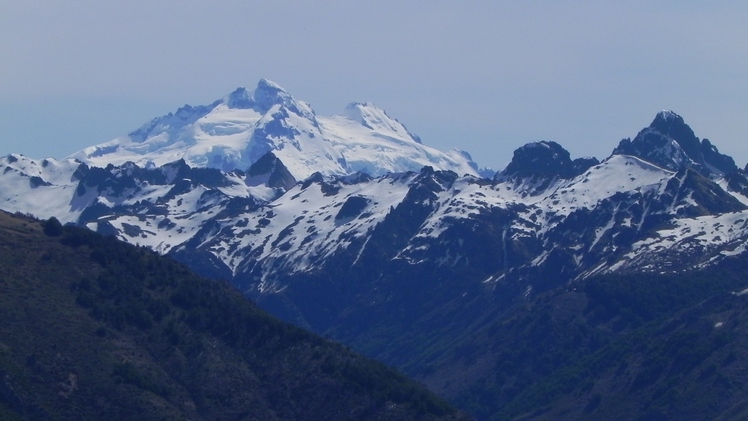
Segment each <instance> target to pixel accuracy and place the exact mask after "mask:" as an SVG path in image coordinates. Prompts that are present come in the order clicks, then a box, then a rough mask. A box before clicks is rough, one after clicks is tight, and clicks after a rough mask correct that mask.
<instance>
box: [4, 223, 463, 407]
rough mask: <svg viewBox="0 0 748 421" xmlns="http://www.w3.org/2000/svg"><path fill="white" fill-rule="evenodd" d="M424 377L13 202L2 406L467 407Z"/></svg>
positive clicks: (146, 254) (144, 253) (8, 226)
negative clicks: (25, 212) (439, 394)
mask: <svg viewBox="0 0 748 421" xmlns="http://www.w3.org/2000/svg"><path fill="white" fill-rule="evenodd" d="M460 417H461V415H460V414H458V413H456V412H455V411H454V410H452V409H451V408H450V407H448V406H447V405H446V404H445V403H444V402H443V401H441V400H439V399H438V398H436V397H435V396H434V395H432V394H430V393H429V392H428V391H427V390H426V389H425V388H424V387H423V386H421V385H419V384H417V383H415V382H413V381H411V380H409V379H407V378H405V377H404V376H403V375H401V374H399V373H397V372H395V371H393V370H391V369H389V368H387V367H385V366H384V365H382V364H380V363H377V362H374V361H372V360H369V359H366V358H363V357H360V356H358V355H356V354H354V353H352V352H351V351H349V350H347V349H346V348H344V347H342V346H339V345H336V344H334V343H331V342H329V341H327V340H325V339H322V338H319V337H317V336H314V335H312V334H310V333H307V332H305V331H303V330H301V329H299V328H296V327H293V326H291V325H288V324H285V323H282V322H279V321H277V320H275V319H274V318H272V317H271V316H269V315H267V314H266V313H265V312H263V311H261V310H259V309H257V308H256V307H255V306H254V305H253V304H251V303H250V302H249V301H247V300H246V299H244V297H243V296H242V295H241V294H240V293H239V292H238V291H235V290H234V288H232V287H231V286H229V285H227V284H223V283H219V282H213V281H207V280H204V279H201V278H198V277H196V276H194V275H193V274H191V273H190V272H189V271H187V270H186V269H185V268H184V267H182V266H181V265H179V264H176V263H174V262H172V261H170V260H168V259H164V258H162V257H160V256H158V255H156V254H155V253H153V252H150V251H148V250H145V249H142V248H136V247H132V246H129V245H126V244H123V243H120V242H118V241H116V240H114V239H112V238H105V237H101V236H98V235H96V234H94V233H91V232H89V231H87V230H83V229H78V228H70V227H62V226H60V225H59V222H57V221H56V220H50V221H47V222H45V223H43V224H41V223H39V222H38V221H35V220H32V219H29V218H23V217H19V216H11V215H8V214H5V213H2V212H0V418H2V419H14V418H15V419H45V420H46V419H49V420H56V419H59V420H65V419H75V420H86V419H90V420H97V419H144V420H149V419H159V420H160V419H169V420H178V419H190V420H197V419H211V420H212V419H258V420H272V419H457V418H460Z"/></svg>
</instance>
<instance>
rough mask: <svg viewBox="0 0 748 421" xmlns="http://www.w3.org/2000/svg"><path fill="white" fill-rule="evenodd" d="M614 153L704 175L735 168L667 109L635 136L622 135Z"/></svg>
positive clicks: (735, 167)
mask: <svg viewBox="0 0 748 421" xmlns="http://www.w3.org/2000/svg"><path fill="white" fill-rule="evenodd" d="M613 154H615V155H633V156H636V157H639V158H642V159H644V160H646V161H649V162H651V163H653V164H656V165H658V166H660V167H663V168H666V169H669V170H673V171H678V170H680V169H683V168H686V167H690V168H693V169H695V170H697V171H698V172H699V173H701V174H702V175H705V176H711V175H717V176H719V175H725V174H729V173H731V172H734V171H735V170H737V169H738V167H737V165H735V161H734V160H733V159H732V158H731V157H729V156H727V155H724V154H721V153H719V151H718V150H717V147H716V146H714V145H712V143H711V142H709V140H708V139H704V140H699V138H698V137H696V135H695V134H694V133H693V130H691V127H689V126H688V124H686V123H685V121H684V120H683V117H681V116H679V115H678V114H676V113H674V112H672V111H669V110H663V111H661V112H659V113H657V115H656V116H655V118H654V120H653V121H652V123H651V124H650V125H649V127H646V128H644V129H643V130H642V131H640V132H639V134H637V135H636V137H635V138H634V140H631V139H623V140H622V141H621V142H620V143H619V144H618V147H616V148H615V150H613Z"/></svg>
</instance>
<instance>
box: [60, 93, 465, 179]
mask: <svg viewBox="0 0 748 421" xmlns="http://www.w3.org/2000/svg"><path fill="white" fill-rule="evenodd" d="M267 152H273V154H274V155H275V156H276V157H277V158H278V159H280V160H281V161H282V162H283V164H284V165H285V166H286V167H287V168H288V170H289V171H290V172H291V174H293V176H294V177H295V178H296V179H304V178H306V177H308V176H310V175H311V174H312V173H314V172H319V173H321V174H324V175H346V174H350V173H353V172H358V171H360V172H364V173H367V174H369V175H372V176H379V175H383V174H386V173H390V172H404V171H417V170H419V169H420V168H421V167H423V166H425V165H430V166H433V167H434V168H437V169H443V170H452V171H455V172H457V173H459V174H473V175H476V174H477V172H478V167H477V165H476V164H475V163H474V162H472V160H471V158H470V156H469V155H467V153H465V152H461V151H451V152H448V153H445V152H441V151H439V150H436V149H434V148H431V147H428V146H425V145H423V143H422V142H421V140H420V139H419V138H418V137H417V136H415V135H413V134H412V133H410V132H409V131H408V130H407V129H406V128H405V126H403V125H402V124H400V122H398V121H397V120H394V119H392V118H390V117H389V116H388V115H387V114H386V113H385V112H384V111H383V110H381V109H379V108H377V107H375V106H374V105H372V104H369V103H353V104H350V105H349V106H348V107H346V109H345V110H344V112H343V113H342V114H341V115H338V116H333V117H319V116H317V115H316V114H315V113H314V111H313V110H312V108H311V107H310V106H309V104H307V103H305V102H303V101H298V100H296V99H294V98H293V97H292V96H291V95H290V94H289V93H288V92H286V91H285V90H283V89H282V88H281V87H280V86H278V85H277V84H275V83H273V82H270V81H268V80H266V79H262V80H260V82H259V83H258V84H257V87H256V88H255V89H254V91H248V90H246V89H244V88H238V89H237V90H235V91H234V92H232V93H231V94H229V95H227V96H225V97H224V98H222V99H220V100H217V101H215V102H213V103H212V104H210V105H205V106H198V107H192V106H189V105H185V106H184V107H182V108H180V109H179V110H177V112H176V113H173V114H172V113H170V114H168V115H166V116H163V117H159V118H156V119H154V120H152V121H151V122H149V123H147V124H145V125H143V126H142V127H141V128H140V129H138V130H136V131H134V132H132V133H130V134H129V135H127V136H122V137H119V138H117V139H114V140H112V141H110V142H107V143H103V144H101V145H96V146H92V147H89V148H86V149H84V150H82V151H80V152H77V153H75V154H73V155H71V158H75V159H78V160H80V161H82V162H85V163H87V164H89V165H92V166H94V165H95V166H101V167H104V166H106V165H107V164H115V165H121V164H123V163H125V162H128V161H132V162H134V163H137V164H139V165H141V166H148V165H155V166H161V165H163V164H166V163H168V162H173V161H176V160H178V159H184V160H185V161H186V162H187V163H188V164H189V165H190V166H194V167H210V168H218V169H221V170H224V171H231V170H234V169H240V170H246V169H247V168H249V166H250V165H251V164H253V163H254V162H256V161H257V160H258V159H259V158H260V157H262V156H263V155H265V154H266V153H267Z"/></svg>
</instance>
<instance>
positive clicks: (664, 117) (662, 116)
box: [652, 110, 683, 124]
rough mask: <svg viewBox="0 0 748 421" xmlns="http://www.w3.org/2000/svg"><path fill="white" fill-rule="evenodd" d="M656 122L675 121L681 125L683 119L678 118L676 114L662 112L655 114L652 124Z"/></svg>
mask: <svg viewBox="0 0 748 421" xmlns="http://www.w3.org/2000/svg"><path fill="white" fill-rule="evenodd" d="M658 121H663V122H667V121H677V122H681V123H682V122H683V117H681V116H679V115H678V114H676V113H674V112H673V111H671V110H662V111H660V112H659V113H657V115H656V116H655V119H654V121H653V122H652V124H655V122H658Z"/></svg>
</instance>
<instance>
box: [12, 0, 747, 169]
mask: <svg viewBox="0 0 748 421" xmlns="http://www.w3.org/2000/svg"><path fill="white" fill-rule="evenodd" d="M746 22H748V2H745V1H730V2H727V1H724V2H697V1H654V2H653V1H628V2H615V3H614V2H603V1H554V2H550V1H524V2H514V1H512V2H510V1H493V2H488V1H473V2H469V1H465V2H455V1H428V2H426V1H411V2H402V1H397V2H396V1H378V2H357V1H342V0H341V1H314V2H312V1H293V2H291V1H272V2H271V1H263V2H248V1H225V2H221V1H211V2H197V1H160V2H152V1H126V2H121V1H103V0H98V1H23V2H21V1H3V4H2V7H0V155H4V154H7V153H11V152H19V153H23V154H25V155H28V156H31V157H34V158H42V157H46V156H53V157H57V158H61V157H64V156H66V155H68V154H70V153H73V152H75V151H77V150H79V149H81V148H83V147H85V146H89V145H93V144H97V143H101V142H105V141H107V140H111V139H113V138H114V137H116V136H118V135H122V134H125V133H127V132H129V131H131V130H134V129H136V128H138V127H139V126H140V125H142V124H143V123H145V122H146V121H148V120H150V119H151V118H153V117H156V116H159V115H163V114H166V113H168V112H170V111H174V110H176V108H178V107H179V106H181V105H184V104H185V103H188V104H192V105H198V104H207V103H210V102H211V101H213V100H215V99H218V98H220V97H222V96H223V95H225V94H227V93H229V92H231V91H232V90H233V89H235V88H236V87H237V86H247V87H253V86H254V85H255V84H256V83H257V80H259V79H260V78H262V77H265V78H268V79H270V80H273V81H275V82H277V83H278V84H280V85H281V86H283V87H285V88H286V89H287V90H288V91H289V92H290V93H291V94H292V95H293V96H294V97H296V98H297V99H301V100H304V101H307V102H309V103H310V104H311V105H312V107H313V108H314V109H315V110H316V112H317V113H318V114H321V115H330V114H334V113H337V112H339V111H340V110H342V109H343V108H344V107H345V105H346V104H347V103H348V102H351V101H371V102H373V103H374V104H376V105H378V106H379V107H381V108H384V109H385V110H386V111H387V112H388V114H389V115H390V116H392V117H395V118H397V119H399V120H400V121H401V122H403V123H404V124H405V125H406V126H408V128H409V129H410V130H411V131H413V132H415V133H416V134H418V135H420V136H421V138H422V139H423V141H424V143H426V144H429V145H431V146H435V147H437V148H440V149H443V150H446V149H450V148H453V147H459V148H461V149H464V150H467V151H468V152H470V153H471V154H472V155H473V157H474V159H475V160H476V161H477V162H478V163H479V164H481V165H483V166H490V167H493V168H496V169H500V168H503V166H504V165H506V164H507V163H508V161H509V160H510V159H511V154H512V151H513V150H514V149H516V148H517V147H519V146H521V145H522V144H524V143H526V142H530V141H534V140H541V139H542V140H555V141H557V142H559V143H561V144H562V145H564V146H565V147H566V148H567V149H569V150H570V151H571V153H572V156H573V157H577V156H582V155H594V156H597V157H598V158H604V157H606V156H607V155H608V154H609V153H610V152H611V151H612V150H613V148H614V147H615V146H616V144H617V142H618V141H619V140H620V139H621V138H623V137H633V136H635V135H636V133H637V132H638V131H639V130H640V129H641V128H643V127H644V126H646V125H647V124H649V122H650V121H651V120H652V118H654V115H655V114H656V113H657V112H658V111H659V110H661V109H664V108H667V109H672V110H674V111H675V112H677V113H679V114H681V115H682V116H683V117H684V118H685V120H686V122H687V123H689V124H690V125H691V127H692V128H693V129H694V131H695V132H696V134H697V136H699V137H702V138H704V137H706V138H709V139H710V140H712V141H713V142H714V143H715V144H716V145H717V147H718V148H720V150H721V151H722V152H725V153H728V154H730V155H732V156H733V157H735V159H736V161H737V162H738V165H740V166H743V165H745V163H746V161H748V141H747V140H748V118H746V117H748V25H746Z"/></svg>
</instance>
